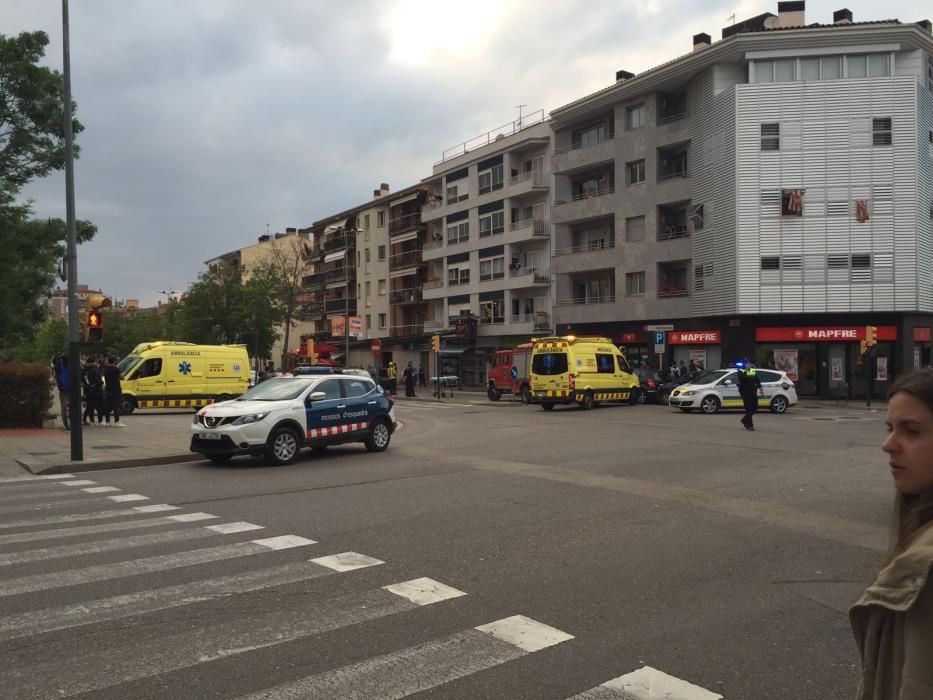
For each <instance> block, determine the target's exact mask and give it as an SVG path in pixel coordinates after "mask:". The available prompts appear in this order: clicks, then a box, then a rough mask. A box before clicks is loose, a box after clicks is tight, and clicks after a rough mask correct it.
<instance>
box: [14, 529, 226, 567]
mask: <svg viewBox="0 0 933 700" xmlns="http://www.w3.org/2000/svg"><path fill="white" fill-rule="evenodd" d="M218 532H219V531H218V530H212V529H210V528H206V527H203V528H200V527H199V528H196V529H192V530H171V531H169V532H156V533H153V534H149V535H133V536H131V537H116V538H114V539H110V540H100V541H98V542H82V543H80V544H63V545H58V546H56V547H45V548H43V549H29V550H25V551H22V552H10V553H8V554H0V566H10V565H11V564H25V563H27V562H31V561H46V560H48V559H62V558H64V557H78V556H84V555H88V554H100V553H101V552H115V551H117V550H120V549H133V548H136V547H148V546H151V545H155V544H166V543H169V542H186V541H188V540H197V539H203V538H205V537H212V536H214V535H216V534H218ZM234 532H236V531H234Z"/></svg>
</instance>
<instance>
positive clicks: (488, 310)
mask: <svg viewBox="0 0 933 700" xmlns="http://www.w3.org/2000/svg"><path fill="white" fill-rule="evenodd" d="M479 322H480V323H505V300H504V299H493V300H491V301H482V302H480V305H479Z"/></svg>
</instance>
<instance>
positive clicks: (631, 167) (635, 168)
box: [626, 160, 645, 185]
mask: <svg viewBox="0 0 933 700" xmlns="http://www.w3.org/2000/svg"><path fill="white" fill-rule="evenodd" d="M626 165H628V184H630V185H637V184H638V183H639V182H644V181H645V161H644V160H634V161H632V162H631V163H627V164H626Z"/></svg>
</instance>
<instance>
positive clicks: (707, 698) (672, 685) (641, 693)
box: [567, 666, 722, 700]
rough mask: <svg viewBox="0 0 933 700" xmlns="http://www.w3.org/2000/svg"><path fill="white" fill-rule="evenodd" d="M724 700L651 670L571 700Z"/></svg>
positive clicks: (614, 681)
mask: <svg viewBox="0 0 933 700" xmlns="http://www.w3.org/2000/svg"><path fill="white" fill-rule="evenodd" d="M597 698H598V700H655V698H664V700H720V699H721V698H722V695H719V694H718V693H714V692H712V691H710V690H706V689H705V688H701V687H700V686H698V685H693V684H692V683H688V682H687V681H683V680H681V679H679V678H675V677H674V676H669V675H668V674H666V673H664V671H659V670H657V669H656V668H651V666H642V667H641V668H640V669H638V670H637V671H632V672H631V673H626V674H625V675H624V676H619V677H618V678H613V679H612V680H611V681H606V682H605V683H603V684H602V685H599V686H596V687H595V688H591V689H590V690H587V691H585V692H583V693H580V694H579V695H574V696H573V697H571V698H568V699H567V700H597Z"/></svg>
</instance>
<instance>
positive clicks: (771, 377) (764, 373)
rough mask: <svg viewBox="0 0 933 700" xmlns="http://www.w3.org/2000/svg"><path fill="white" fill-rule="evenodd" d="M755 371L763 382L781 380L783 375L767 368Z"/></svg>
mask: <svg viewBox="0 0 933 700" xmlns="http://www.w3.org/2000/svg"><path fill="white" fill-rule="evenodd" d="M755 373H756V374H757V375H758V378H759V379H760V380H761V383H762V384H771V383H773V382H779V381H781V375H780V374H778V373H777V372H769V371H768V370H766V369H759V370H755Z"/></svg>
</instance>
